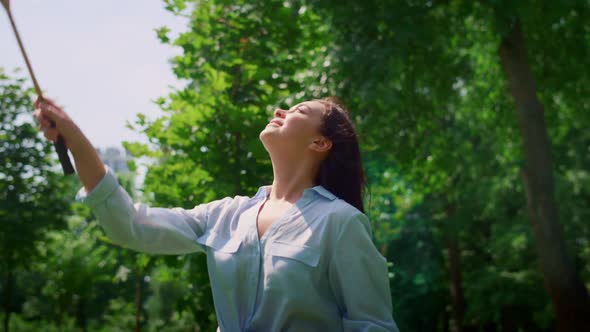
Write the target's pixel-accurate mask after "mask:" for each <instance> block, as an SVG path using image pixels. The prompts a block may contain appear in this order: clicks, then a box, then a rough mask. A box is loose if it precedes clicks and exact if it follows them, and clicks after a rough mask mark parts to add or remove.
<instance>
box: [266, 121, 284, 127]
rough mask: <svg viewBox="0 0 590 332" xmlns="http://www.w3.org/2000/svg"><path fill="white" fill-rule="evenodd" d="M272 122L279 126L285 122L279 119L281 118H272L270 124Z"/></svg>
mask: <svg viewBox="0 0 590 332" xmlns="http://www.w3.org/2000/svg"><path fill="white" fill-rule="evenodd" d="M271 123H274V124H276V125H277V126H282V125H283V123H282V122H281V121H279V120H276V119H272V120H270V122H269V123H268V124H271Z"/></svg>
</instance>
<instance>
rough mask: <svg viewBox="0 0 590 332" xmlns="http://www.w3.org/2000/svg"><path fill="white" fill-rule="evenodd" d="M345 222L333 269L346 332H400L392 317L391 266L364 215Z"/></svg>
mask: <svg viewBox="0 0 590 332" xmlns="http://www.w3.org/2000/svg"><path fill="white" fill-rule="evenodd" d="M347 219H348V220H345V221H343V223H342V227H341V229H340V232H339V233H338V235H337V237H336V239H335V242H334V251H333V252H332V257H331V260H330V265H329V278H330V285H331V287H332V290H333V293H334V295H335V297H336V300H337V302H338V304H339V307H340V310H341V312H342V323H343V328H344V331H366V332H368V331H399V330H398V328H397V326H396V324H395V321H394V320H393V317H392V305H391V292H390V289H389V279H388V271H387V262H386V260H385V258H384V257H383V256H381V254H380V253H379V251H377V248H375V245H374V244H373V242H372V241H371V235H370V234H371V233H370V225H369V221H368V219H367V217H366V216H365V215H364V214H358V215H356V216H354V217H352V218H347Z"/></svg>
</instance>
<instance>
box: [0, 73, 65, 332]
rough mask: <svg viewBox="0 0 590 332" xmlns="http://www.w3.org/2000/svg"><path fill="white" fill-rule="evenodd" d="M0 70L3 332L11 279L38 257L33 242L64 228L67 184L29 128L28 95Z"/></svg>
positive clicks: (11, 302) (10, 306) (19, 82)
mask: <svg viewBox="0 0 590 332" xmlns="http://www.w3.org/2000/svg"><path fill="white" fill-rule="evenodd" d="M24 85H25V80H24V79H21V78H11V77H9V76H8V75H7V74H5V73H4V71H2V70H0V160H2V163H0V221H1V222H0V270H1V271H2V280H1V282H2V310H3V311H4V321H3V326H4V330H5V331H8V326H9V322H10V315H11V313H12V312H14V311H16V310H18V309H19V308H17V307H16V306H15V301H14V298H13V297H14V294H15V292H16V290H15V276H16V275H17V273H18V272H19V271H20V270H27V269H29V268H30V266H31V262H33V261H34V260H35V259H36V258H37V257H38V254H39V252H38V247H37V243H38V242H39V241H42V240H43V239H45V235H46V233H47V232H48V231H49V230H51V229H58V228H62V227H64V226H65V215H66V214H67V213H68V211H69V203H68V199H67V196H66V195H64V193H67V192H68V191H67V190H66V189H67V183H66V182H64V181H62V179H61V178H62V175H59V174H58V172H56V171H55V159H54V158H53V155H52V153H51V146H50V145H49V144H47V143H46V141H45V140H44V139H42V138H41V137H39V133H38V131H37V130H36V129H35V126H34V124H33V123H32V116H31V112H32V103H31V100H32V98H31V97H32V96H31V94H32V91H31V90H30V89H26V88H25V87H24Z"/></svg>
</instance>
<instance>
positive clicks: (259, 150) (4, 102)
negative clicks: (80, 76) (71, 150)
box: [0, 0, 590, 332]
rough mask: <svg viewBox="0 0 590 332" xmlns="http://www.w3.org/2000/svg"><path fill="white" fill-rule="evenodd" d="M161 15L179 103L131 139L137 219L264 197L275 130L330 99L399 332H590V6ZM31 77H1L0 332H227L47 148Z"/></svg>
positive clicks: (450, 3) (202, 277)
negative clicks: (218, 331)
mask: <svg viewBox="0 0 590 332" xmlns="http://www.w3.org/2000/svg"><path fill="white" fill-rule="evenodd" d="M162 5H163V6H165V8H166V10H168V11H169V12H171V13H173V14H174V15H177V16H178V17H179V18H183V19H185V20H186V21H187V26H186V27H185V29H184V30H183V31H181V33H180V34H178V35H176V36H174V37H172V36H171V34H170V33H169V32H170V30H169V29H168V28H167V27H162V28H160V29H158V30H157V31H156V37H155V38H158V39H159V40H160V42H161V43H162V44H165V45H168V47H170V48H175V49H177V50H178V51H179V52H178V54H179V55H178V56H176V57H174V58H173V59H172V61H171V63H172V66H171V70H172V72H173V73H174V75H175V76H176V77H177V78H178V79H181V80H183V81H185V82H187V84H186V86H184V87H182V88H177V89H173V91H172V92H171V93H170V94H169V95H167V96H164V97H158V96H153V97H154V98H157V99H156V104H157V105H158V106H159V107H160V109H161V110H162V113H161V114H160V115H159V116H158V117H149V116H146V115H144V114H137V116H136V120H135V121H134V122H133V123H131V124H129V125H130V127H131V128H133V130H135V131H136V132H137V133H139V134H140V135H142V137H144V138H145V140H144V141H143V142H126V143H125V148H126V150H127V151H128V152H129V154H130V156H131V157H130V158H127V159H128V160H127V163H128V165H127V168H128V169H129V170H128V171H126V172H121V173H120V174H119V178H120V181H121V183H122V185H124V186H125V187H126V188H127V189H128V191H129V192H130V193H132V194H133V196H134V197H135V198H136V199H137V200H141V201H145V202H148V203H151V204H153V205H154V206H163V207H175V206H180V207H184V208H192V207H193V206H194V205H196V204H198V203H202V202H207V201H210V200H213V199H217V198H221V197H225V196H234V195H236V194H239V195H247V196H252V195H253V194H254V193H255V192H256V190H257V188H258V187H259V186H261V185H263V184H268V183H270V182H271V181H272V179H271V176H272V172H271V165H270V161H269V158H268V156H267V154H266V152H265V150H264V148H263V146H262V144H261V143H260V142H259V139H258V134H259V132H260V130H262V129H263V128H264V126H265V124H266V123H267V121H268V119H269V117H270V116H271V112H272V110H273V109H274V108H275V107H278V106H282V107H287V106H289V105H293V104H295V103H297V102H301V101H304V100H307V99H312V98H321V97H324V96H328V95H337V96H339V97H340V98H341V99H342V100H343V101H344V102H345V104H346V105H347V106H348V108H349V109H350V112H351V114H352V116H353V118H354V121H355V125H356V127H357V130H358V132H359V136H360V140H361V145H362V152H363V160H364V167H365V172H366V176H367V191H366V195H365V196H366V210H367V214H368V215H369V217H370V219H371V221H372V225H373V231H374V234H373V235H374V242H375V244H376V246H377V247H378V248H379V249H380V251H381V252H382V254H383V255H384V256H386V257H387V259H388V261H389V262H390V267H389V269H390V281H391V291H392V294H391V295H392V299H393V316H394V318H395V320H396V322H397V323H398V325H399V327H400V330H401V331H403V332H406V331H441V332H443V331H444V332H446V331H461V332H462V331H465V332H467V331H498V332H500V331H502V332H506V331H584V330H585V329H587V328H588V326H590V301H589V299H588V293H587V290H586V289H587V288H588V285H590V244H589V240H590V236H589V235H590V223H589V222H588V219H589V217H590V186H589V185H590V173H589V172H590V131H589V130H588V129H587V128H588V127H589V126H590V99H589V98H588V96H589V95H590V70H589V69H590V54H589V53H590V20H589V19H588V18H589V17H590V2H588V1H581V0H580V1H576V0H569V1H541V0H537V1H533V0H530V1H508V0H482V1H466V0H463V1H460V0H447V1H445V0H439V1H436V0H432V1H410V0H408V1H396V0H383V1H378V0H364V1H360V2H359V1H351V0H340V1H335V0H309V1H271V0H258V1H251V0H236V1H206V0H201V1H198V0H194V1H184V0H165V1H163V4H162ZM0 65H1V64H0ZM9 69H10V70H9ZM9 72H10V74H9ZM24 75H25V72H21V73H20V74H18V73H17V74H12V68H4V69H3V70H2V71H0V304H1V305H0V318H1V319H2V324H1V325H0V326H2V328H3V329H4V330H5V331H131V330H135V331H140V330H141V331H159V332H165V331H214V330H215V328H216V327H217V325H216V320H215V314H214V310H213V304H212V298H211V292H210V289H209V281H208V277H207V272H206V263H205V257H204V255H201V254H194V255H186V256H178V257H177V256H152V255H145V254H139V253H135V252H131V251H128V250H126V249H124V248H120V247H118V246H115V245H113V244H111V243H110V242H109V240H108V239H107V238H106V237H105V236H104V234H103V232H102V230H101V229H100V227H99V226H98V225H97V223H96V221H95V220H94V218H93V216H92V214H91V212H90V211H89V210H88V209H87V208H86V207H84V206H83V205H81V204H80V203H76V202H75V201H74V199H73V197H74V195H75V192H76V190H77V189H78V188H79V186H80V185H79V183H78V181H77V179H76V178H75V177H71V178H65V177H63V176H62V175H61V172H60V169H59V168H58V167H57V166H56V165H57V162H56V156H55V155H54V152H53V150H52V147H51V146H50V145H49V144H47V142H45V141H44V140H43V139H42V137H41V136H40V134H39V133H38V132H37V131H36V129H35V128H34V124H33V123H32V121H31V116H30V112H31V111H32V103H31V100H32V98H33V91H32V89H31V83H30V81H29V80H28V78H23V77H25V76H24ZM122 75H124V73H122ZM107 97H108V96H107ZM141 164H144V165H147V171H146V172H145V176H141V179H142V180H141V181H137V178H138V177H137V170H138V169H140V168H141Z"/></svg>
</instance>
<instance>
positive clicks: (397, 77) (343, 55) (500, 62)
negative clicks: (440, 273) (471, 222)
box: [312, 0, 590, 331]
mask: <svg viewBox="0 0 590 332" xmlns="http://www.w3.org/2000/svg"><path fill="white" fill-rule="evenodd" d="M312 3H313V4H314V5H315V6H316V8H319V9H321V10H322V12H323V13H324V14H325V15H326V16H327V17H329V19H330V22H331V31H333V32H334V34H335V35H336V36H337V37H336V38H337V42H336V43H337V44H338V45H340V46H341V48H340V49H339V50H338V52H336V53H337V56H336V58H339V59H342V60H341V61H339V62H336V63H335V64H336V65H337V66H339V67H340V70H339V73H340V74H339V77H340V79H342V80H345V81H346V82H347V84H346V86H345V87H343V88H342V89H341V91H343V93H342V94H343V95H347V96H348V95H350V96H355V98H352V99H350V100H349V102H350V103H351V104H352V105H354V106H355V107H359V108H361V109H363V110H367V112H366V113H365V114H364V115H363V116H364V119H363V121H362V123H364V124H365V125H364V126H365V128H375V127H376V126H378V125H379V124H383V123H388V124H390V126H388V127H387V128H383V129H382V130H380V131H374V130H372V131H369V133H370V134H369V135H370V136H372V137H370V141H369V144H370V146H371V145H372V146H374V147H375V149H376V151H377V152H379V150H381V152H382V155H383V156H384V158H387V154H389V155H390V156H393V158H391V157H389V160H392V161H393V162H395V163H396V164H398V165H399V166H400V169H401V172H402V173H403V174H404V176H405V177H406V178H413V179H414V180H415V181H413V183H414V184H416V183H421V184H422V185H423V186H422V189H424V191H427V192H430V193H431V194H433V195H437V196H438V197H439V199H441V204H439V205H437V206H438V211H445V213H446V214H447V215H446V217H444V218H443V220H445V224H446V225H445V228H447V231H446V233H447V237H448V241H447V243H448V244H449V251H448V252H449V259H448V262H449V275H450V281H451V287H450V288H451V294H452V297H457V298H456V299H454V300H453V303H454V305H453V308H454V310H453V313H454V320H455V323H456V324H457V329H458V330H462V329H463V325H465V326H464V327H465V329H468V328H469V327H468V325H469V324H468V322H465V319H466V312H465V305H464V303H465V300H464V299H463V297H464V295H462V294H463V292H462V291H461V289H462V288H463V287H464V286H463V285H462V282H461V277H460V273H461V272H462V270H463V268H462V267H461V265H462V263H461V259H462V257H461V255H460V251H461V243H460V242H459V243H458V242H457V241H461V239H462V236H461V234H460V233H462V232H461V230H462V229H464V228H465V227H466V226H468V224H466V223H465V222H462V223H460V224H457V223H456V221H457V219H461V218H460V216H461V215H464V214H463V213H462V211H461V210H464V211H469V210H471V211H477V209H478V204H473V202H470V201H469V197H474V196H473V194H477V193H478V192H479V193H481V192H482V190H481V189H477V188H473V187H472V188H469V187H470V186H469V184H468V182H469V181H479V182H480V183H481V181H482V180H487V179H488V176H487V175H488V174H489V172H488V171H486V170H485V168H488V169H492V167H494V166H495V167H498V166H500V167H501V168H500V170H501V171H502V172H505V173H504V175H503V174H502V173H497V174H491V176H490V177H489V179H490V180H492V183H500V181H499V180H500V179H501V178H502V177H503V176H507V177H509V178H513V174H514V173H513V170H514V165H513V163H515V162H516V163H519V162H520V161H519V159H520V160H524V165H523V172H522V174H523V175H524V182H523V184H522V187H523V188H524V189H526V190H525V191H524V194H525V195H526V198H527V201H528V207H529V208H528V210H529V213H528V215H529V221H530V223H531V225H532V226H533V227H532V229H533V232H532V234H533V236H534V238H535V242H536V248H537V259H538V262H539V265H540V267H541V271H542V273H543V276H544V279H545V285H546V289H547V291H548V294H549V295H550V297H551V299H552V303H553V307H554V312H555V314H556V318H557V325H558V326H559V329H560V330H562V331H572V330H580V329H584V327H585V326H587V325H588V323H587V317H589V315H588V310H590V303H589V301H588V296H587V291H586V289H585V287H584V285H583V283H582V282H581V281H580V278H579V277H578V276H577V273H576V271H575V270H576V269H575V266H574V265H573V263H572V260H571V259H570V258H569V256H570V255H571V254H570V253H568V251H567V245H566V239H565V237H564V236H563V234H562V231H561V230H560V229H561V228H562V226H561V224H560V222H559V221H558V209H559V207H558V205H557V203H556V201H555V199H554V198H553V197H554V194H555V193H554V189H553V184H552V183H553V180H552V177H553V175H552V174H553V173H554V172H555V168H554V167H553V165H552V162H551V157H550V155H551V153H552V151H551V150H552V146H551V143H550V142H551V139H552V138H555V137H556V136H557V137H559V134H558V133H559V132H562V131H566V132H567V131H568V129H566V128H568V126H567V125H561V124H559V122H557V121H556V122H553V123H549V125H550V126H549V127H547V124H546V123H545V120H544V117H546V118H548V119H550V120H551V119H554V120H556V114H559V113H560V112H564V113H565V114H572V116H573V117H574V118H576V119H579V120H582V121H587V115H583V113H582V112H583V111H585V112H587V108H588V106H587V104H580V102H579V101H580V96H583V95H584V93H583V91H587V89H588V88H587V86H588V75H587V74H586V71H585V70H582V67H581V66H583V65H582V64H585V65H586V67H587V65H588V56H587V51H584V50H587V47H584V46H583V45H588V40H587V38H586V37H584V34H583V33H582V31H585V30H586V29H587V28H588V23H587V22H586V21H583V20H581V17H583V16H584V15H586V14H587V13H588V10H589V8H588V4H587V3H585V2H582V1H572V2H568V3H563V2H559V3H555V2H546V1H525V2H517V3H515V2H509V1H479V2H467V1H425V2H406V1H364V2H362V3H358V2H354V1H337V2H336V1H329V0H325V1H312ZM547 45H551V46H550V47H548V46H547ZM558 45H559V46H558ZM498 48H499V50H500V52H499V55H500V56H498V54H497V53H496V50H497V49H498ZM527 49H528V50H529V52H527ZM564 50H567V51H564ZM526 53H531V54H533V57H532V58H531V59H530V60H531V62H530V63H529V62H528V61H529V60H527V57H526V56H525V54H526ZM564 54H567V55H568V56H567V57H565V56H564ZM374 64H378V65H377V66H375V65H374ZM570 64H572V65H570ZM574 68H575V70H574ZM562 69H563V70H562ZM499 73H505V75H506V76H505V77H504V75H500V76H499V75H498V74H499ZM535 74H537V79H535V78H534V76H535ZM539 78H540V79H539ZM506 81H507V83H508V86H509V87H510V89H511V90H510V91H511V93H510V94H506V93H505V91H504V90H505V87H504V86H505V82H506ZM535 81H537V82H539V81H540V82H541V83H540V84H539V85H540V88H538V89H537V88H536V87H535V84H534V82H535ZM566 81H567V82H571V83H568V84H563V82H566ZM557 82H561V83H557ZM537 95H540V96H543V97H544V98H545V100H546V101H547V102H550V103H552V104H553V106H556V108H555V112H551V113H549V114H544V113H543V111H542V109H543V107H542V104H541V102H540V100H539V99H538V97H537ZM563 96H567V99H564V98H562V97H563ZM512 99H514V102H515V107H514V106H512V104H511V103H512ZM554 100H557V101H558V102H554ZM570 105H576V106H577V108H578V109H577V110H571V106H570ZM466 106H470V107H466ZM510 108H512V110H515V113H514V114H516V115H517V116H516V119H517V120H518V124H519V126H520V129H521V130H520V133H521V135H520V136H516V137H515V135H514V133H515V132H516V131H515V130H514V129H515V127H516V126H515V123H514V121H513V120H510V118H508V117H507V116H506V115H508V114H509V113H508V110H510ZM384 109H389V110H391V111H390V112H383V111H382V110H384ZM573 114H575V115H573ZM382 127H383V126H382ZM551 133H553V135H551ZM552 136H553V137H552ZM508 137H510V138H511V139H506V138H508ZM383 141H388V142H389V143H390V145H389V146H386V145H383V144H379V142H383ZM514 141H517V142H522V145H521V147H522V152H518V150H515V149H514V146H515V144H514V143H513V142H514ZM490 147H491V148H492V149H489V148H490ZM486 150H487V151H486ZM506 162H508V163H506ZM511 164H512V165H511ZM567 167H571V164H570V165H568V166H567ZM495 170H496V171H497V170H498V168H496V169H495ZM485 183H487V181H486V182H485ZM473 189H475V191H473ZM489 193H491V192H488V193H486V195H485V196H486V197H489ZM475 197H480V198H481V195H480V196H475ZM445 200H446V202H445ZM461 207H467V209H464V208H463V209H461ZM433 212H434V213H435V211H433ZM510 215H512V216H515V214H514V213H511V214H510ZM486 219H487V218H486ZM494 219H495V218H494ZM450 225H454V226H452V227H448V226H450ZM457 226H459V227H457ZM457 233H459V234H458V236H457ZM466 239H467V238H466ZM463 246H465V244H463ZM564 277H565V278H564ZM564 280H566V281H565V282H564ZM574 316H575V317H576V318H574Z"/></svg>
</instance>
